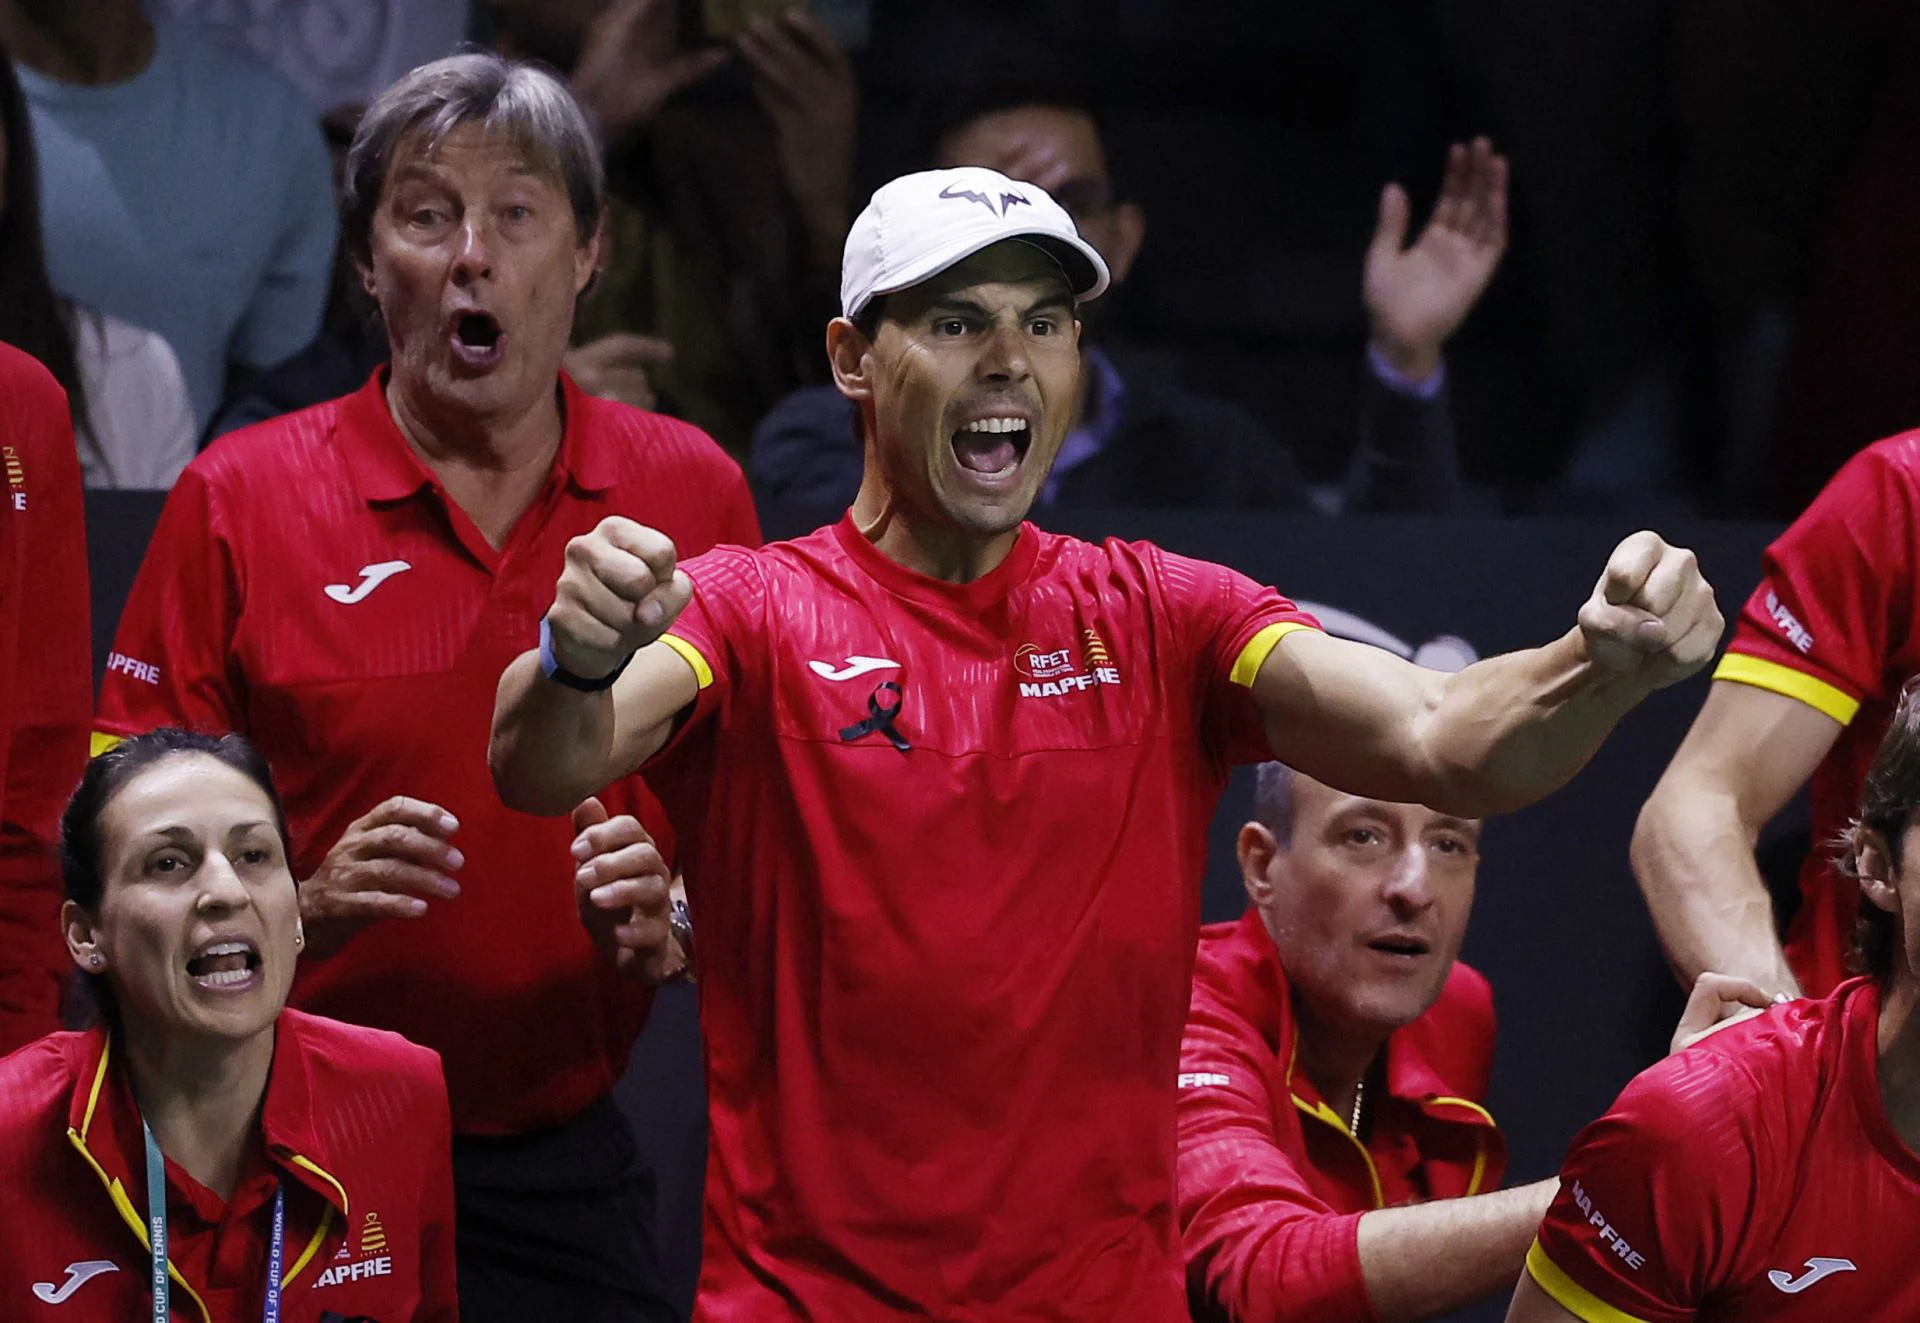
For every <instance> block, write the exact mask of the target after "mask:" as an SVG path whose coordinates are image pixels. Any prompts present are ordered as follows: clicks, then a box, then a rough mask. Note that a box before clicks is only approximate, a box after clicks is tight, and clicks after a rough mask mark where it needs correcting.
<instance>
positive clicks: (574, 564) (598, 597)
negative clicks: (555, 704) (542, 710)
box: [547, 515, 693, 680]
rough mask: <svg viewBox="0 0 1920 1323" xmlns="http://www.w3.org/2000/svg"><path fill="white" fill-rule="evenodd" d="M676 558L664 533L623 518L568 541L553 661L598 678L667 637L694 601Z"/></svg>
mask: <svg viewBox="0 0 1920 1323" xmlns="http://www.w3.org/2000/svg"><path fill="white" fill-rule="evenodd" d="M677 560H678V557H677V555H676V553H675V551H674V549H673V542H672V540H671V539H669V538H668V537H667V535H666V534H665V533H661V532H658V531H657V530H655V529H651V528H647V527H645V526H644V525H641V524H636V523H635V522H634V521H633V520H631V519H622V518H621V517H620V516H619V515H609V516H608V517H607V518H605V519H602V520H601V521H600V523H599V525H598V526H597V527H595V528H594V530H593V531H592V532H591V533H588V534H586V535H585V536H583V537H577V538H574V539H573V540H572V541H571V542H569V543H567V564H566V568H565V569H563V570H562V571H561V572H560V582H559V584H558V586H557V587H556V589H555V591H554V598H553V606H552V607H550V608H549V609H548V611H547V626H548V628H549V629H550V630H551V631H552V635H553V657H554V660H555V661H557V662H558V663H559V664H560V665H561V666H562V667H564V668H565V669H566V670H568V671H571V672H572V673H573V674H575V675H578V676H580V677H581V678H583V679H588V680H597V679H599V678H600V677H602V676H604V675H607V674H609V673H610V672H611V671H613V669H614V668H615V667H617V666H619V665H620V664H621V663H622V662H623V661H625V660H626V659H627V658H628V657H630V656H632V655H633V654H634V653H635V652H638V651H639V650H640V649H641V648H644V647H646V646H647V644H649V643H651V642H653V641H654V640H655V639H657V638H659V637H660V636H661V635H662V634H664V633H666V632H667V627H668V626H669V625H671V624H672V623H673V622H674V618H675V617H677V616H678V615H679V614H680V612H681V611H682V610H683V609H684V608H685V607H686V605H687V603H688V602H689V601H691V600H692V599H693V580H691V579H689V578H688V577H687V576H686V574H685V572H683V571H682V570H680V569H679V568H677Z"/></svg>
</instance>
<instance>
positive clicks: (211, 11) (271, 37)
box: [147, 0, 470, 114]
mask: <svg viewBox="0 0 1920 1323" xmlns="http://www.w3.org/2000/svg"><path fill="white" fill-rule="evenodd" d="M147 9H148V11H149V12H150V13H153V14H156V15H159V16H161V17H163V18H170V19H178V20H179V21H180V22H181V23H183V24H184V25H186V26H188V27H193V28H198V29H200V30H201V31H203V32H205V33H207V35H209V36H211V37H212V38H214V40H216V41H218V42H220V43H221V44H222V45H223V46H226V47H227V48H229V49H230V50H235V51H241V52H244V53H245V54H248V55H251V56H252V57H253V58H254V59H256V60H259V61H260V62H261V63H262V64H267V65H271V66H272V67H273V69H274V70H275V72H277V73H278V74H279V75H280V76H281V77H282V78H285V79H286V80H287V81H288V82H290V83H292V84H293V85H294V86H295V87H297V88H299V89H300V91H301V93H302V94H303V95H304V96H305V97H306V98H307V101H308V103H309V104H311V105H312V106H313V108H314V110H315V111H316V112H319V113H323V114H324V113H325V112H327V111H331V110H337V109H338V108H339V107H341V106H364V105H366V104H367V103H368V102H369V101H372V100H373V99H374V98H375V97H376V96H378V95H380V92H381V89H383V88H384V87H386V85H387V84H388V83H391V82H392V81H393V80H394V79H396V78H398V77H399V76H400V75H401V74H403V73H405V72H407V70H409V69H411V68H413V67H414V66H415V65H418V64H425V63H426V62H427V61H429V60H437V59H439V58H440V57H441V56H442V55H451V54H452V53H453V51H454V48H455V47H457V46H458V45H459V44H460V41H461V39H462V38H464V37H465V36H466V34H467V22H468V17H469V9H470V6H469V5H467V4H466V3H465V0H147Z"/></svg>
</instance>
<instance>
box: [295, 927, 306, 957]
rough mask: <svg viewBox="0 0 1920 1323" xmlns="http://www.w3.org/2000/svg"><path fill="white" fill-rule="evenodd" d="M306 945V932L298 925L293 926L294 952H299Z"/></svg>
mask: <svg viewBox="0 0 1920 1323" xmlns="http://www.w3.org/2000/svg"><path fill="white" fill-rule="evenodd" d="M306 944H307V930H306V929H305V928H303V927H301V926H300V925H299V924H295V925H294V928H293V949H294V950H296V951H298V950H301V949H302V948H304V947H305V946H306Z"/></svg>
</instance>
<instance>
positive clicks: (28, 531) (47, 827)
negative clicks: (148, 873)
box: [0, 344, 93, 1054]
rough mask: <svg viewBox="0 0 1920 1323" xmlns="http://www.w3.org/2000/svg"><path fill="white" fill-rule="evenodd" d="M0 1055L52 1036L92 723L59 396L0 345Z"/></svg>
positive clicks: (81, 580)
mask: <svg viewBox="0 0 1920 1323" xmlns="http://www.w3.org/2000/svg"><path fill="white" fill-rule="evenodd" d="M0 461H4V467H3V469H0V1054H5V1053H7V1052H11V1051H12V1050H13V1049H14V1048H16V1047H19V1046H20V1045H21V1044H23V1043H28V1042H31V1041H33V1040H34V1039H36V1038H38V1037H39V1036H40V1035H42V1034H45V1033H51V1032H52V1031H53V1030H55V1029H57V1028H59V1027H60V984H61V980H62V979H63V978H64V977H65V974H66V972H67V971H68V970H70V969H71V968H72V967H73V966H72V962H71V961H70V960H69V959H68V958H67V952H66V947H65V945H64V944H63V943H62V942H61V940H60V922H59V914H60V870H59V866H58V864H57V863H56V862H55V859H54V854H53V843H54V840H55V838H56V836H57V835H58V833H59V825H60V810H61V808H62V807H63V806H64V805H65V804H66V802H67V796H68V795H69V794H71V793H72V792H73V787H74V785H75V783H77V782H78V781H79V780H80V771H81V769H82V768H83V767H84V766H85V765H86V760H87V752H86V749H87V739H86V730H87V718H88V716H89V714H90V713H91V712H92V710H93V663H92V655H91V621H90V619H89V617H88V614H87V544H86V525H85V517H84V514H83V512H82V507H81V497H80V462H79V460H78V459H77V458H76V457H75V455H74V450H73V427H72V423H71V420H70V418H69V416H68V413H67V397H66V394H65V393H64V392H63V391H62V390H61V389H60V387H59V385H58V384H57V383H56V382H55V381H54V379H53V377H52V375H51V374H50V373H48V371H47V370H46V369H45V368H43V367H41V366H40V364H39V363H38V362H36V361H35V360H34V359H31V358H29V357H27V356H26V355H25V354H23V353H21V352H20V351H19V350H17V349H14V348H13V347H12V346H11V345H5V344H0Z"/></svg>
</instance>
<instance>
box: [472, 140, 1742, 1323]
mask: <svg viewBox="0 0 1920 1323" xmlns="http://www.w3.org/2000/svg"><path fill="white" fill-rule="evenodd" d="M1106 283H1107V272H1106V270H1105V267H1104V265H1103V264H1102V262H1101V260H1100V258H1099V256H1098V254H1096V253H1095V252H1094V251H1093V249H1092V248H1090V247H1089V246H1088V245H1087V244H1085V243H1084V242H1083V241H1082V240H1081V239H1080V238H1079V236H1078V235H1077V234H1076V233H1075V232H1074V229H1073V225H1072V222H1071V221H1070V220H1069V219H1068V218H1067V215H1066V213H1065V212H1063V211H1062V210H1061V209H1060V208H1059V207H1058V206H1057V205H1055V203H1054V202H1053V200H1052V199H1051V198H1049V197H1048V196H1047V195H1046V194H1045V193H1043V192H1041V191H1040V190H1039V189H1037V188H1035V187H1034V186H1032V185H1030V184H1020V183H1016V182H1014V181H1013V180H1010V179H1008V178H1006V177H1004V176H1002V175H999V174H996V173H994V172H992V171H989V170H982V169H959V170H947V171H934V172H928V173H925V174H917V175H909V176H906V177H904V178H901V179H897V180H895V181H893V182H892V183H890V184H888V185H887V186H885V187H884V188H882V189H881V190H880V191H879V192H877V193H876V194H874V197H873V200H872V202H871V203H870V204H869V206H868V207H867V209H866V211H865V212H864V213H862V215H861V216H860V217H859V219H858V220H856V221H855V223H854V226H853V230H852V233H851V234H850V235H849V237H848V240H847V248H846V257H845V264H844V266H843V269H842V306H843V309H844V312H845V314H846V315H845V316H843V317H839V318H836V319H834V321H833V322H832V323H831V324H830V325H829V326H828V328H827V352H828V356H829V357H830V359H831V361H832V366H833V372H834V377H835V380H836V381H838V383H839V385H840V389H841V390H842V391H844V392H845V393H846V394H847V396H848V397H849V398H850V399H852V400H853V401H855V403H856V404H857V405H858V406H859V410H860V417H861V422H862V427H863V430H864V438H865V440H864V445H865V447H866V475H865V480H864V483H863V485H862V487H861V489H860V494H859V497H858V499H857V500H856V501H855V502H854V505H853V508H852V509H851V510H850V511H849V512H848V514H847V516H846V518H844V519H843V520H842V521H841V522H840V523H839V524H837V525H835V526H833V527H831V528H827V529H822V530H821V531H819V532H816V533H814V534H811V535H809V536H807V537H805V538H801V539H799V540H797V541H794V542H787V543H778V544H775V545H772V546H769V547H766V548H764V549H762V550H759V551H746V550H735V549H731V548H727V549H720V550H716V551H713V552H709V553H707V554H705V555H702V556H699V557H697V558H695V559H693V560H691V561H689V562H688V563H687V564H686V565H685V566H677V565H676V564H675V554H674V549H673V547H672V545H671V544H670V543H669V542H668V540H667V539H666V538H664V537H662V536H661V535H660V534H658V533H656V532H653V531H651V530H649V529H646V528H642V527H640V526H638V525H636V524H633V523H632V522H630V521H626V520H620V519H609V520H607V521H606V522H604V523H603V524H601V525H600V527H599V528H598V529H597V530H595V532H594V533H592V534H591V535H589V536H587V537H583V538H578V539H576V540H575V541H574V542H573V543H572V544H571V545H570V546H569V547H568V551H567V567H566V570H565V572H564V573H563V574H562V576H561V579H560V583H559V588H558V594H557V597H556V600H555V602H554V605H553V606H552V608H551V609H550V610H549V611H548V613H547V616H546V619H545V622H544V623H543V626H542V631H541V633H542V638H541V647H540V649H539V651H538V652H529V653H528V654H526V655H525V656H523V657H521V658H520V659H519V660H517V661H515V662H514V663H513V665H512V666H511V667H509V668H508V670H507V673H506V674H505V675H504V676H503V677H502V679H501V686H500V694H499V699H498V704H497V707H496V710H495V716H494V736H493V745H492V749H491V760H492V766H493V772H494V778H495V781H496V782H497V784H498V785H499V787H500V791H501V793H502V795H503V796H504V797H505V798H506V800H507V801H508V802H509V803H510V804H512V805H514V806H515V807H518V808H522V809H529V810H534V811H539V812H556V811H564V810H565V809H567V808H570V807H571V806H572V805H573V804H574V803H576V802H578V801H579V800H580V799H581V798H583V797H584V796H585V795H587V794H588V793H589V792H591V791H592V790H593V789H595V788H597V787H599V786H601V785H603V784H605V783H606V782H608V781H610V780H612V779H613V778H615V777H617V776H619V775H621V774H623V773H625V772H627V771H630V770H632V769H634V768H637V767H640V766H641V765H642V764H645V765H646V768H647V773H648V777H649V779H650V781H651V782H652V784H653V785H654V786H655V787H656V789H657V790H658V791H659V792H660V794H661V796H662V798H663V799H664V800H665V801H666V803H667V805H668V808H669V812H670V814H671V816H672V819H673V822H674V824H675V826H676V828H677V829H678V830H679V832H680V835H681V848H682V852H683V855H682V857H683V860H684V863H685V867H686V874H687V877H688V879H689V887H690V891H691V901H692V906H693V918H694V923H695V929H696V931H697V932H698V933H699V935H700V936H699V958H700V977H701V985H702V1005H701V1016H702V1024H703V1028H704V1031H705V1035H706V1049H707V1071H708V1082H709V1086H710V1088H709V1091H710V1097H711V1107H712V1115H711V1123H712V1124H711V1133H712V1140H711V1144H712V1147H711V1155H710V1158H709V1166H708V1177H707V1195H706V1198H707V1210H706V1244H705V1252H704V1259H703V1263H702V1274H701V1287H700V1290H701V1295H700V1309H699V1314H700V1317H702V1318H707V1319H715V1320H723V1319H725V1320H731V1319H754V1320H761V1319H774V1318H822V1319H874V1318H895V1317H934V1318H942V1319H1014V1318H1039V1317H1045V1318H1054V1319H1076V1320H1078V1319H1084V1320H1088V1321H1089V1323H1096V1321H1097V1323H1111V1320H1114V1319H1127V1320H1130V1321H1134V1320H1140V1321H1145V1323H1173V1321H1174V1320H1184V1319H1185V1318H1186V1316H1187V1315H1186V1298H1185V1292H1184V1289H1183V1286H1182V1271H1181V1252H1180V1238H1179V1230H1178V1227H1177V1225H1176V1223H1175V1219H1174V1203H1173V1195H1174V1190H1173V1155H1174V1099H1175V1089H1174V1086H1175V1077H1176V1074H1177V1068H1178V1059H1179V1050H1180V1033H1181V1025H1182V1020H1183V1016H1184V1012H1185V1008H1186V1002H1187V988H1188V978H1189V975H1190V972H1191V969H1192V964H1193V953H1194V940H1195V932H1196V929H1197V926H1198V921H1199V886H1198V882H1199V874H1200V870H1201V863H1202V858H1203V854H1204V849H1205V833H1206V828H1207V824H1208V820H1209V819H1210V817H1211V816H1212V813H1213V807H1214V802H1215V800H1216V798H1217V796H1218V794H1219V792H1220V790H1221V788H1222V786H1223V785H1224V783H1225V778H1226V773H1227V769H1228V768H1229V767H1230V766H1231V765H1232V764H1234V763H1236V762H1247V761H1253V760H1258V759H1263V758H1267V757H1270V756H1271V757H1281V758H1284V759H1286V760H1287V761H1289V762H1290V763H1292V764H1293V765H1295V766H1297V767H1300V768H1301V769H1302V770H1305V771H1308V772H1309V774H1310V775H1312V776H1315V777H1317V778H1319V779H1322V780H1324V781H1327V782H1330V783H1333V784H1336V785H1340V786H1343V787H1347V788H1350V789H1352V790H1353V791H1355V792H1357V793H1362V794H1366V795H1371V796H1374V797H1377V798H1383V799H1390V800H1402V801H1405V800H1421V801H1425V802H1428V803H1431V804H1433V805H1434V806H1436V807H1439V808H1442V809H1443V810H1445V811H1447V812H1451V813H1455V814H1459V815H1461V816H1478V815H1481V814H1485V813H1489V812H1494V811H1498V810H1503V809H1509V808H1513V807H1515V806H1517V805H1519V804H1522V803H1526V802H1528V801H1530V800H1532V799H1534V798H1536V797H1537V796H1539V795H1541V794H1544V793H1546V792H1547V791H1549V790H1551V789H1552V788H1553V787H1555V786H1557V785H1559V784H1560V783H1561V782H1563V781H1564V780H1566V779H1567V778H1568V777H1569V776H1571V775H1572V774H1573V773H1574V771H1575V770H1576V769H1578V768H1579V767H1580V765H1581V764H1582V763H1583V762H1584V761H1585V760H1586V759H1587V757H1588V756H1589V755H1590V754H1591V753H1592V751H1593V750H1594V748H1595V747H1596V746H1597V745H1598V743H1599V742H1600V740H1601V739H1602V738H1603V737H1604V735H1605V733H1606V732H1607V730H1608V729H1610V728H1611V726H1612V725H1613V723H1614V721H1616V720H1617V719H1618V718H1619V717H1620V715H1621V714H1622V713H1624V712H1625V711H1626V710H1627V709H1629V708H1630V707H1632V706H1633V705H1634V703H1636V702H1637V701H1638V700H1639V699H1640V698H1641V697H1642V696H1643V695H1645V694H1646V693H1648V692H1649V691H1651V690H1652V689H1654V688H1657V687H1659V686H1661V685H1664V684H1668V683H1671V682H1673V681H1674V680H1677V679H1679V678H1680V677H1682V676H1684V675H1687V674H1689V673H1691V672H1692V671H1694V670H1696V669H1698V668H1699V667H1700V666H1701V665H1702V664H1703V663H1704V662H1705V661H1706V660H1707V658H1708V657H1709V656H1711V654H1712V651H1713V648H1714V645H1715V643H1716V641H1717V640H1718V638H1719V635H1720V628H1721V620H1720V616H1719V613H1718V611H1716V610H1715V608H1714V605H1713V597H1712V593H1711V590H1710V589H1708V587H1707V585H1706V583H1705V581H1704V580H1703V579H1702V578H1701V577H1700V574H1699V571H1698V569H1697V568H1696V567H1695V565H1694V562H1693V558H1692V556H1691V555H1690V554H1688V553H1686V552H1684V551H1678V550H1676V549H1674V548H1671V547H1669V546H1667V545H1666V543H1664V542H1662V541H1661V540H1660V539H1659V538H1658V537H1656V536H1655V535H1653V534H1651V533H1638V534H1635V535H1634V536H1633V537H1631V538H1629V539H1627V540H1626V541H1625V542H1623V543H1622V544H1621V545H1620V547H1619V548H1618V549H1617V550H1616V551H1615V552H1614V554H1613V557H1612V559H1611V561H1610V562H1609V564H1608V566H1607V570H1606V573H1605V575H1604V577H1603V578H1602V579H1601V581H1600V583H1599V585H1598V586H1597V587H1596V588H1595V590H1594V594H1593V596H1592V598H1591V599H1590V600H1589V601H1588V602H1587V603H1586V604H1585V605H1584V606H1583V607H1582V608H1581V610H1580V623H1579V625H1578V626H1577V627H1576V628H1573V629H1571V630H1569V631H1568V633H1567V634H1566V635H1564V636H1563V637H1561V638H1560V639H1558V640H1556V641H1555V642H1553V643H1551V644H1548V645H1547V646H1546V647H1543V648H1539V649H1535V650H1533V651H1531V652H1524V653H1515V654H1511V655H1509V656H1505V657H1498V658H1493V659H1490V660H1488V661H1484V662H1480V663H1477V664H1476V665H1474V666H1471V667H1468V668H1467V669H1466V670H1464V671H1461V672H1459V673H1457V674H1454V675H1443V674H1440V673H1437V672H1430V671H1425V670H1421V669H1419V668H1417V667H1414V666H1412V665H1410V664H1408V663H1405V662H1402V661H1400V660H1399V659H1397V658H1395V657H1392V656H1390V655H1388V654H1386V653H1383V652H1381V651H1380V650H1378V649H1375V648H1369V647H1365V646H1363V645H1359V644H1351V643H1346V642H1342V641H1340V640H1337V639H1333V638H1330V637H1328V636H1327V635H1325V634H1323V633H1321V632H1320V631H1319V630H1318V628H1317V627H1316V626H1315V624H1314V622H1313V621H1312V620H1311V619H1310V618H1309V617H1307V616H1306V615H1304V614H1302V613H1301V612H1300V611H1299V610H1298V609H1296V608H1295V607H1294V605H1293V604H1292V603H1291V602H1289V601H1287V600H1286V599H1285V598H1283V597H1281V596H1280V595H1279V594H1278V593H1276V592H1274V591H1273V590H1272V589H1270V588H1264V587H1261V586H1259V585H1256V584H1255V583H1253V582H1252V581H1251V580H1249V579H1246V578H1245V577H1243V576H1241V575H1239V574H1236V573H1234V572H1233V571H1231V570H1228V569H1224V568H1222V567H1220V566H1217V565H1210V564H1206V563H1204V562H1200V561H1193V560H1188V559H1185V558H1182V557H1179V556H1174V555H1170V554H1168V553H1166V552H1163V551H1161V550H1159V549H1158V548H1156V547H1153V546H1150V545H1146V544H1140V543H1136V544H1131V545H1127V544H1121V543H1117V542H1110V543H1106V544H1103V545H1098V546H1096V545H1091V544H1088V543H1085V542H1079V541H1076V540H1074V539H1071V538H1066V537H1057V536H1054V535H1052V534H1049V533H1045V532H1042V531H1041V530H1039V529H1036V528H1034V527H1033V526H1032V525H1031V524H1027V523H1024V522H1023V519H1022V517H1023V516H1024V514H1025V513H1026V510H1027V507H1028V506H1029V504H1031V502H1032V501H1033V498H1034V493H1035V492H1036V490H1037V489H1038V488H1039V486H1040V484H1041V482H1042V481H1043V480H1044V479H1045V477H1046V473H1047V468H1048V466H1049V465H1050V464H1051V463H1052V462H1053V459H1054V456H1055V453H1056V452H1057V450H1058V448H1059V445H1060V441H1061V436H1062V433H1063V432H1064V430H1065V427H1066V421H1067V418H1068V415H1069V413H1070V409H1071V403H1072V400H1073V392H1074V388H1075V384H1076V379H1077V376H1078V372H1079V355H1078V351H1077V338H1078V333H1079V325H1078V322H1077V320H1076V317H1075V313H1074V306H1075V303H1076V301H1077V300H1080V299H1086V298H1092V297H1094V296H1095V295H1097V294H1099V293H1100V291H1101V290H1102V289H1103V288H1105V286H1106ZM696 586H697V595H696ZM588 835H589V838H591V835H592V833H591V832H590V833H588ZM584 881H585V882H586V883H587V884H589V885H591V884H592V881H593V878H592V877H591V876H589V877H587V878H586V879H584ZM609 940H618V938H617V935H614V936H612V937H610V939H609ZM1384 958H1385V957H1382V959H1384Z"/></svg>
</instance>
